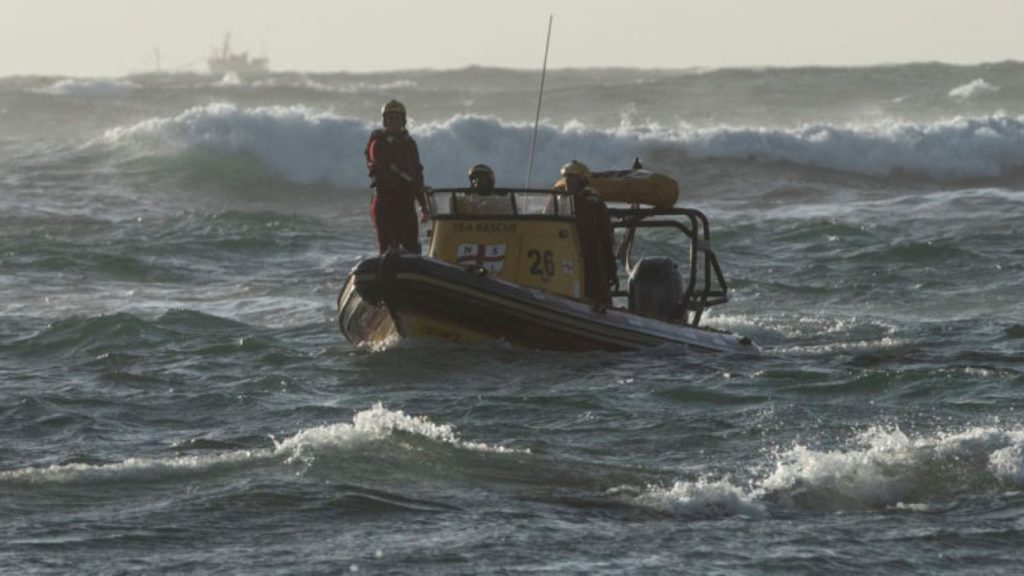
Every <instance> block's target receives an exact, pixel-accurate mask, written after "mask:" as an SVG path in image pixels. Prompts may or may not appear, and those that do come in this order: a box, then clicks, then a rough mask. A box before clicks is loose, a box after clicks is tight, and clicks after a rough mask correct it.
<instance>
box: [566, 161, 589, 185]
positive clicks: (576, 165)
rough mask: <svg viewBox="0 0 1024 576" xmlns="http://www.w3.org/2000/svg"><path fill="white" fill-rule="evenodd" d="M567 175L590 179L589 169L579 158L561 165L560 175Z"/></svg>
mask: <svg viewBox="0 0 1024 576" xmlns="http://www.w3.org/2000/svg"><path fill="white" fill-rule="evenodd" d="M567 176H579V177H580V178H581V179H583V180H587V181H589V180H590V169H589V168H587V165H586V164H584V163H583V162H580V161H579V160H573V161H572V162H569V163H568V164H566V165H565V166H562V177H563V178H564V177H567Z"/></svg>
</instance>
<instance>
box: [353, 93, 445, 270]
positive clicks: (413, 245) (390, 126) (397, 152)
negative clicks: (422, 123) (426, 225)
mask: <svg viewBox="0 0 1024 576" xmlns="http://www.w3.org/2000/svg"><path fill="white" fill-rule="evenodd" d="M381 116H382V117H383V124H384V128H383V129H377V130H374V131H373V133H372V134H370V141H369V143H367V145H366V167H367V168H368V169H369V171H370V187H371V188H373V202H372V204H371V206H370V216H371V218H372V219H373V226H374V228H376V229H377V243H378V244H379V245H380V252H381V254H383V253H384V252H386V251H388V250H390V249H393V248H401V249H402V250H406V251H409V252H416V253H419V252H420V251H421V248H420V242H419V233H420V227H419V222H417V221H416V203H419V205H420V213H421V215H422V216H421V219H420V221H421V222H426V221H427V220H428V219H429V218H430V212H429V211H428V209H427V199H426V196H425V195H424V193H423V166H422V165H421V164H420V153H419V150H418V149H417V148H416V141H415V140H413V139H412V136H410V135H409V132H408V130H406V129H405V120H406V118H405V106H403V105H402V103H401V102H399V101H397V100H392V101H390V102H388V103H387V104H385V105H384V109H383V110H381Z"/></svg>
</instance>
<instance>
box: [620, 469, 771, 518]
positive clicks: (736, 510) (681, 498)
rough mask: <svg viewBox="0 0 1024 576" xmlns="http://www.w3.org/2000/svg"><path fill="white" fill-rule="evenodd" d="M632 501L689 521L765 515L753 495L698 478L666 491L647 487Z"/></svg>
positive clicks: (734, 487)
mask: <svg viewBox="0 0 1024 576" xmlns="http://www.w3.org/2000/svg"><path fill="white" fill-rule="evenodd" d="M613 494H614V491H613ZM632 500H633V503H635V504H637V505H639V506H644V507H647V508H652V509H655V510H659V511H662V512H669V513H672V514H679V515H681V516H687V517H691V518H700V519H717V518H726V517H730V516H746V517H752V518H762V517H764V516H766V515H767V509H766V507H765V505H764V503H762V502H759V501H758V495H757V494H756V493H755V492H753V491H750V490H745V489H743V488H740V487H738V486H735V485H733V484H732V483H731V482H730V481H728V480H709V479H706V478H702V479H700V480H698V481H696V482H676V483H675V484H673V485H672V486H671V487H669V488H663V487H660V486H650V487H648V488H647V489H646V490H644V491H643V492H642V493H641V494H639V495H637V496H635V497H634V498H633V499H632Z"/></svg>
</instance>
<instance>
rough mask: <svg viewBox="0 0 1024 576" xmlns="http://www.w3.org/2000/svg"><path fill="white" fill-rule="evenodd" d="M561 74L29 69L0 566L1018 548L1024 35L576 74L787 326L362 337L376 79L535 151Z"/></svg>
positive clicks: (589, 564)
mask: <svg viewBox="0 0 1024 576" xmlns="http://www.w3.org/2000/svg"><path fill="white" fill-rule="evenodd" d="M538 84H539V78H538V77H537V74H536V73H534V72H520V71H510V70H493V69H485V68H470V69H465V70H455V71H407V72H397V73H387V74H384V73H381V74H364V75H353V74H322V75H304V74H298V73H276V74H273V75H271V76H268V77H265V78H260V79H239V78H235V77H225V78H217V77H209V76H202V75H184V74H182V75H146V76H132V77H127V78H117V79H109V78H108V79H74V78H52V77H11V78H0V295H2V298H0V429H2V430H3V435H2V438H3V441H2V442H0V517H2V522H0V572H3V573H10V574H23V573H25V574H63V573H89V574H92V573H96V574H108V573H109V574H159V573H217V574H254V575H255V574H338V573H346V572H349V573H352V572H358V573H368V574H486V573H502V574H535V573H544V574H623V573H630V574H665V573H692V574H733V573H737V574H747V573H754V574H765V573H780V574H781V573H785V574H820V573H824V572H830V573H850V574H853V573H857V574H862V573H869V574H933V573H949V574H1020V573H1022V572H1024V303H1022V296H1024V64H1021V63H1017V62H1006V63H998V64H989V65H980V66H969V67H965V66H947V65H942V64H920V65H903V66H887V67H878V68H854V69H828V68H810V69H785V70H779V69H756V70H655V71H651V70H629V69H612V70H552V71H550V72H549V74H548V84H547V86H548V90H547V91H546V93H545V99H544V105H545V108H544V112H543V117H544V121H543V123H542V125H541V126H540V130H539V136H538V146H537V157H536V159H535V162H534V171H533V179H532V184H533V185H535V186H547V185H549V184H550V183H551V182H552V181H553V180H554V179H555V177H556V173H557V170H558V167H559V166H561V165H562V164H563V163H565V162H567V161H568V160H570V159H573V158H575V159H579V160H581V161H584V162H586V163H588V164H589V165H590V166H591V168H592V169H618V168H625V167H628V166H629V165H630V164H631V163H632V161H633V158H634V157H640V158H641V160H642V161H643V162H645V164H646V166H647V167H649V168H652V169H655V170H658V171H662V172H666V173H668V174H670V175H672V176H674V177H676V178H678V179H679V181H680V183H681V186H682V194H681V200H680V203H681V204H682V205H686V206H693V207H696V208H699V209H701V210H703V211H704V212H705V213H706V214H707V215H708V216H709V217H710V219H711V222H712V234H713V239H714V247H715V249H716V252H717V254H718V257H719V259H720V261H721V264H722V266H723V269H724V271H725V274H726V277H727V278H728V279H729V282H730V287H731V288H732V289H733V293H732V296H733V300H732V302H730V303H729V304H727V305H725V306H722V307H719V308H716V309H714V310H713V311H712V312H710V313H709V314H708V315H707V320H706V324H708V325H711V326H714V327H717V328H721V329H726V330H731V331H734V332H738V333H742V334H744V335H747V336H750V337H751V338H753V339H754V340H755V341H756V342H757V343H758V344H759V345H760V346H761V348H762V349H763V351H764V354H763V355H762V357H760V358H755V359H751V358H748V357H733V356H730V355H714V354H687V353H686V352H685V351H684V350H681V349H676V348H671V347H665V348H656V349H651V350H646V351H642V352H632V353H616V354H609V353H597V352H595V353H559V352H546V351H538V350H529V349H522V348H513V347H510V346H507V345H504V344H502V343H494V344H486V345H471V346H467V345H453V344H445V343H436V342H427V341H407V342H401V343H397V344H394V345H392V346H390V347H387V348H386V349H383V350H368V349H362V348H357V347H353V346H351V345H350V344H348V343H347V342H345V341H344V339H343V338H342V337H341V336H340V334H339V333H338V329H337V323H336V318H335V309H334V306H335V298H336V296H337V292H338V290H339V289H340V287H341V285H342V282H343V281H344V278H345V276H346V274H347V272H348V270H349V269H350V268H351V267H352V266H353V265H354V264H355V263H356V262H357V261H358V260H359V259H360V258H361V257H363V256H365V255H367V254H371V253H372V252H373V251H374V246H375V241H374V238H373V231H372V228H371V225H370V222H369V218H368V216H367V208H368V202H369V195H368V191H367V189H366V185H367V183H366V175H365V167H364V165H363V159H362V151H363V147H364V145H365V142H366V138H367V135H368V133H369V131H370V130H371V129H372V128H373V127H374V125H375V124H376V123H377V117H378V113H379V109H380V106H381V105H382V103H383V102H385V101H387V100H389V99H391V98H399V99H401V100H402V101H403V102H405V103H406V105H407V106H408V107H409V109H410V116H411V119H410V127H411V130H412V133H413V134H414V135H415V137H416V138H417V140H418V142H419V144H420V149H421V153H422V156H423V160H424V164H425V165H426V176H427V181H428V183H429V184H431V185H433V186H450V185H461V184H462V183H463V182H464V178H465V170H466V169H467V168H468V167H469V166H470V165H472V164H474V163H477V162H485V163H488V164H490V165H491V166H492V167H494V169H495V171H496V172H497V175H498V180H499V184H502V185H509V186H516V185H522V184H523V183H525V180H526V164H527V157H528V146H529V140H530V135H531V133H532V119H533V114H534V112H535V109H534V106H535V103H536V88H537V85H538ZM651 247H652V249H654V250H658V251H660V252H671V251H673V250H678V248H679V246H678V245H677V244H676V243H675V241H674V240H672V239H670V238H663V237H655V238H653V239H652V240H651Z"/></svg>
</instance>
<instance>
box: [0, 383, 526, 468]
mask: <svg viewBox="0 0 1024 576" xmlns="http://www.w3.org/2000/svg"><path fill="white" fill-rule="evenodd" d="M402 434H405V435H411V436H416V437H420V438H423V439H425V440H427V441H428V442H434V443H437V444H440V445H446V446H450V447H453V448H456V449H462V450H471V451H476V452H491V453H506V452H515V450H512V449H508V448H503V447H501V446H491V445H488V444H484V443H480V442H466V441H463V440H460V439H459V437H458V435H457V434H456V433H455V430H454V428H453V427H452V426H451V425H448V424H434V423H432V422H430V421H429V420H428V419H427V418H424V417H421V416H410V415H408V414H406V413H404V412H402V411H400V410H388V409H387V408H384V406H383V405H382V404H380V403H377V404H375V405H374V406H372V407H371V408H369V409H367V410H363V411H361V412H358V413H357V414H356V415H355V416H354V417H353V419H352V423H351V424H349V423H337V424H327V425H323V426H316V427H313V428H307V429H304V430H301V431H299V432H298V433H296V434H294V435H292V436H289V437H287V438H284V439H282V440H277V439H274V438H272V441H273V447H272V448H254V449H249V450H232V451H227V452H219V453H216V454H209V455H206V454H202V455H179V456H175V457H171V458H128V459H126V460H123V461H121V462H115V463H110V464H79V463H74V464H58V465H52V466H46V467H38V468H35V467H33V468H22V469H17V470H7V471H0V482H14V483H39V482H56V483H76V482H120V481H129V482H130V481H160V480H163V479H169V478H176V477H181V476H186V477H187V476H193V475H195V474H199V473H204V472H217V471H221V470H231V469H235V468H244V467H248V466H252V465H258V464H260V463H275V462H276V463H284V464H299V465H308V464H312V463H313V461H314V460H315V459H316V458H317V456H318V455H321V454H324V453H327V452H336V451H338V450H342V451H353V450H357V449H359V448H362V447H365V446H369V445H373V444H374V443H379V442H387V441H388V440H389V439H391V438H393V437H395V436H396V435H402Z"/></svg>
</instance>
